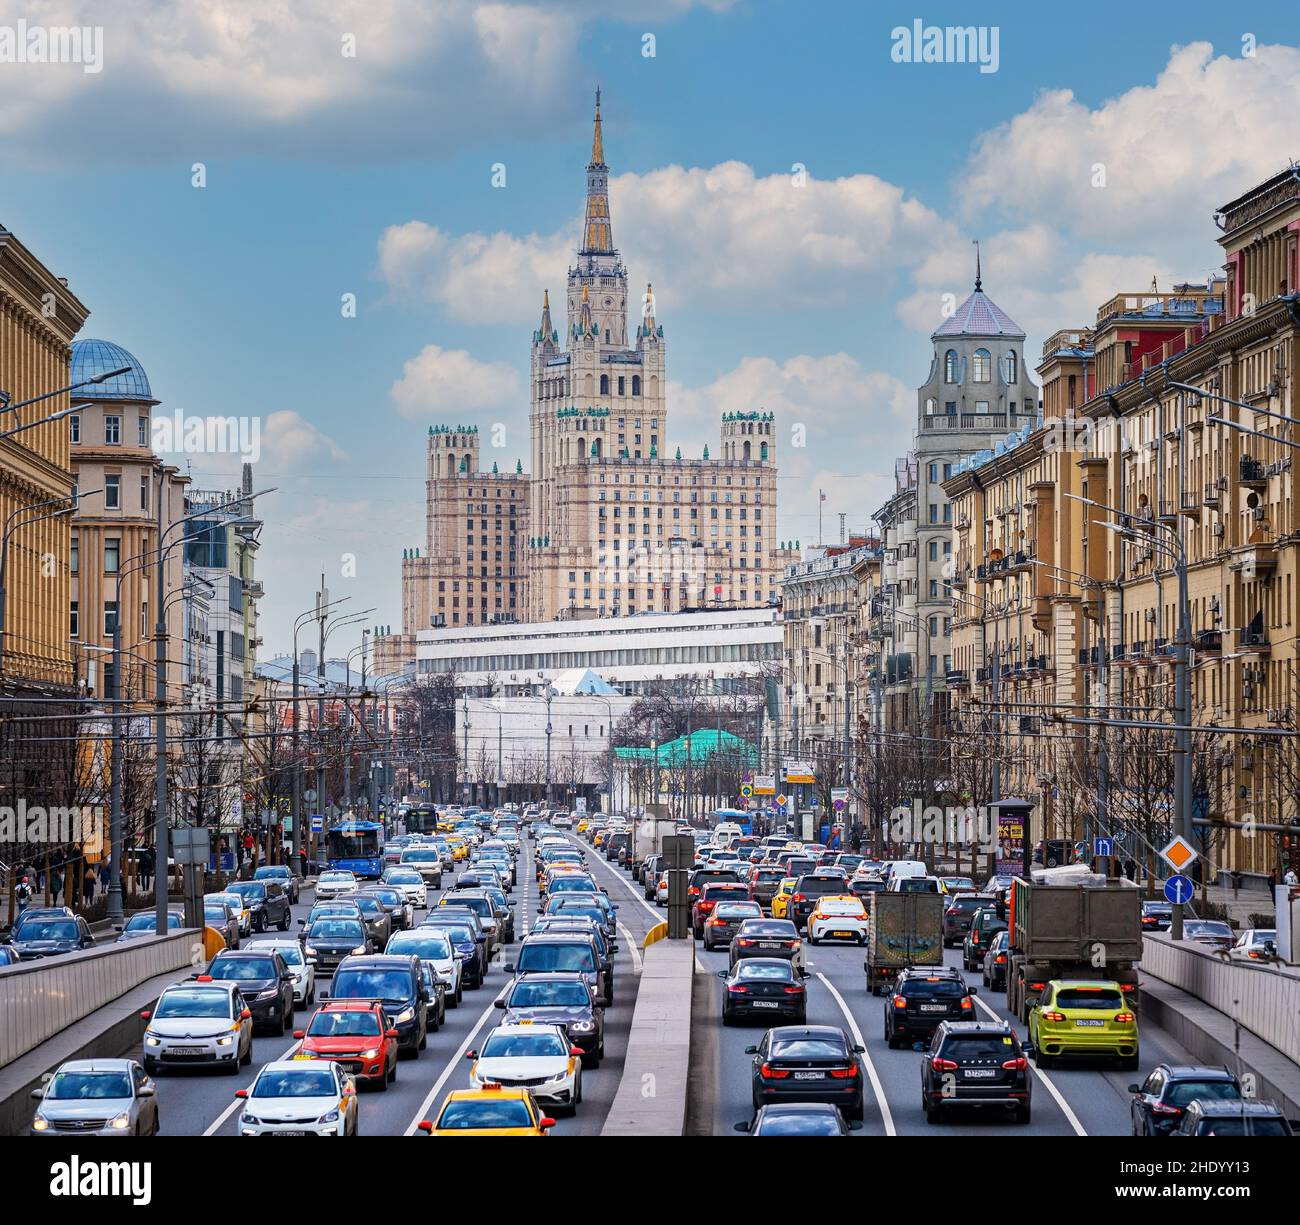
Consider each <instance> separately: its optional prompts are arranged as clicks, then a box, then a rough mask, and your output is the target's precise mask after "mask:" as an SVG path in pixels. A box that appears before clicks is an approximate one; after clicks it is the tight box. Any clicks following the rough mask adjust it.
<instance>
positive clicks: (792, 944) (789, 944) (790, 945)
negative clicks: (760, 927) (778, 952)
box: [781, 940, 799, 949]
mask: <svg viewBox="0 0 1300 1225" xmlns="http://www.w3.org/2000/svg"><path fill="white" fill-rule="evenodd" d="M781 947H782V948H787V949H797V948H798V947H799V941H798V940H782V941H781Z"/></svg>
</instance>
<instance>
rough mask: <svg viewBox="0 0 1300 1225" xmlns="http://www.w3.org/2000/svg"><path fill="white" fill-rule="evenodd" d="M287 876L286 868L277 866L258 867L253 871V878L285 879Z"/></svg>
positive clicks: (287, 870)
mask: <svg viewBox="0 0 1300 1225" xmlns="http://www.w3.org/2000/svg"><path fill="white" fill-rule="evenodd" d="M288 876H289V869H288V868H278V867H269V868H258V869H257V871H256V872H254V873H253V879H254V880H285V879H287V878H288Z"/></svg>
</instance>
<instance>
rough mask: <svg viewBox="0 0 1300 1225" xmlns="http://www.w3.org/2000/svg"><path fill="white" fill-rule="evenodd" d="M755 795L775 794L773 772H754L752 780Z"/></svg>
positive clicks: (774, 776)
mask: <svg viewBox="0 0 1300 1225" xmlns="http://www.w3.org/2000/svg"><path fill="white" fill-rule="evenodd" d="M753 787H754V794H755V795H775V794H776V775H775V774H755V775H754V781H753Z"/></svg>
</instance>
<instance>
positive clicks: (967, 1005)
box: [961, 995, 974, 1012]
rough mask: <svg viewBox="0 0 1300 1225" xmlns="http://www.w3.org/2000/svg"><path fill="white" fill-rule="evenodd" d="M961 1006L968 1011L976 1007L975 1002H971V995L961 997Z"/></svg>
mask: <svg viewBox="0 0 1300 1225" xmlns="http://www.w3.org/2000/svg"><path fill="white" fill-rule="evenodd" d="M961 1006H962V1008H963V1009H964V1010H965V1011H967V1012H969V1011H970V1010H971V1009H972V1008H973V1007H974V1004H973V1003H972V1002H971V998H970V996H969V995H963V996H962V997H961Z"/></svg>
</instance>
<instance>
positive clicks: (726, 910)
mask: <svg viewBox="0 0 1300 1225" xmlns="http://www.w3.org/2000/svg"><path fill="white" fill-rule="evenodd" d="M762 913H763V911H762V909H761V908H760V907H759V904H758V903H757V902H722V903H720V904H719V905H718V906H717V907H716V908H715V910H714V911H713V917H714V918H715V919H732V920H735V919H748V918H753V917H754V916H756V915H760V914H762Z"/></svg>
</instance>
